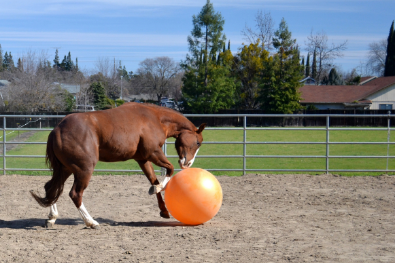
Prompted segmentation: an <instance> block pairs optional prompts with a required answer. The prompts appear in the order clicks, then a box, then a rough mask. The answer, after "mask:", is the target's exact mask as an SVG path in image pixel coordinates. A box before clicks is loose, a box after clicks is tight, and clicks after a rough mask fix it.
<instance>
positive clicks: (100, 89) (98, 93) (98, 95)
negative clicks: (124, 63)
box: [90, 82, 108, 110]
mask: <svg viewBox="0 0 395 263" xmlns="http://www.w3.org/2000/svg"><path fill="white" fill-rule="evenodd" d="M90 89H91V91H92V93H93V103H94V105H95V107H96V108H97V109H99V110H102V109H105V108H106V107H107V104H108V103H107V96H106V91H105V88H104V86H103V84H102V83H101V82H93V83H92V84H91V85H90Z"/></svg>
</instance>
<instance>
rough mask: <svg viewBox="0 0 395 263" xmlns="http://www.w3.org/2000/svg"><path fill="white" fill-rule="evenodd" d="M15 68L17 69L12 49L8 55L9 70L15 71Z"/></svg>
mask: <svg viewBox="0 0 395 263" xmlns="http://www.w3.org/2000/svg"><path fill="white" fill-rule="evenodd" d="M14 69H15V63H14V59H13V58H12V54H11V51H10V54H9V55H8V70H10V71H14Z"/></svg>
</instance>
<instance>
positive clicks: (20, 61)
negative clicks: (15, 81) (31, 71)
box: [16, 58, 23, 72]
mask: <svg viewBox="0 0 395 263" xmlns="http://www.w3.org/2000/svg"><path fill="white" fill-rule="evenodd" d="M16 67H17V68H18V70H19V71H20V72H23V64H22V60H21V58H18V63H17V66H16Z"/></svg>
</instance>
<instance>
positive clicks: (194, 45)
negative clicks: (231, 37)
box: [182, 0, 235, 113]
mask: <svg viewBox="0 0 395 263" xmlns="http://www.w3.org/2000/svg"><path fill="white" fill-rule="evenodd" d="M192 22H193V30H192V32H191V34H192V36H188V44H189V51H190V54H188V55H187V57H186V60H185V61H184V62H183V63H182V67H183V69H184V71H185V75H184V77H183V79H182V81H183V87H182V94H183V102H184V104H183V105H184V108H185V109H186V110H190V111H193V112H195V113H203V112H204V113H212V112H217V111H218V110H220V109H227V108H229V107H231V106H232V105H233V104H234V92H235V83H234V78H233V77H232V76H231V72H230V69H231V66H230V64H229V63H228V62H229V61H230V60H229V58H230V57H232V58H233V56H232V55H231V54H232V53H231V51H230V50H226V51H225V52H223V50H222V52H221V53H220V56H219V58H220V59H219V60H218V61H216V60H215V61H214V59H213V58H214V57H216V54H217V53H218V52H220V51H221V48H222V49H223V46H224V44H225V35H223V34H222V30H223V25H224V23H225V21H224V20H223V18H222V16H221V14H220V13H215V11H214V7H213V5H212V4H211V3H210V1H209V0H208V1H207V3H206V5H204V6H203V8H202V10H201V12H200V13H199V15H198V16H195V15H194V16H193V18H192ZM228 49H230V41H229V43H228Z"/></svg>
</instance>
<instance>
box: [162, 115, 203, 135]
mask: <svg viewBox="0 0 395 263" xmlns="http://www.w3.org/2000/svg"><path fill="white" fill-rule="evenodd" d="M161 123H162V124H163V126H164V127H165V129H166V130H165V133H166V135H167V136H166V137H167V138H169V137H174V136H175V135H176V134H177V133H178V132H180V131H182V130H190V131H194V130H195V129H196V127H195V125H193V123H192V122H190V121H189V120H188V119H187V118H185V117H184V116H183V115H181V114H177V113H171V114H166V113H165V114H164V115H163V116H162V118H161Z"/></svg>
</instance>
